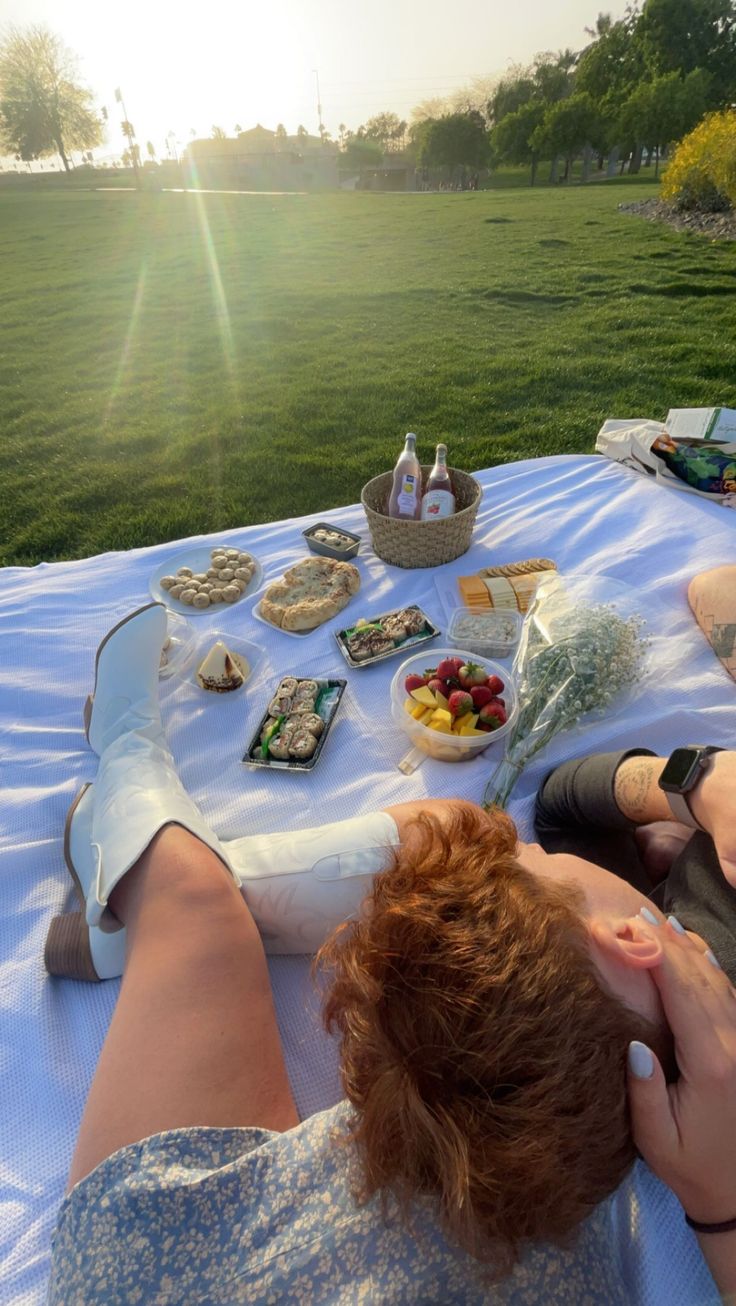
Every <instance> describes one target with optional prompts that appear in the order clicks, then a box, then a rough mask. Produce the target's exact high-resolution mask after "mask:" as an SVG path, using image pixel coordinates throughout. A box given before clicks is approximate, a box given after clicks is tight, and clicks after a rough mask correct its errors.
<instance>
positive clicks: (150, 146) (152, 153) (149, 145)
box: [146, 141, 156, 159]
mask: <svg viewBox="0 0 736 1306" xmlns="http://www.w3.org/2000/svg"><path fill="white" fill-rule="evenodd" d="M146 149H147V151H148V157H149V159H155V158H156V146H155V145H154V143H153V141H146Z"/></svg>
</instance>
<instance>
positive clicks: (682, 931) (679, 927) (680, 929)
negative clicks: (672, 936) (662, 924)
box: [667, 916, 687, 934]
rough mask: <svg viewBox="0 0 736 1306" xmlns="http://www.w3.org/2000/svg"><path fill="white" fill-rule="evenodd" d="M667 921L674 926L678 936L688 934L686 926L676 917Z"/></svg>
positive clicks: (669, 917) (670, 917)
mask: <svg viewBox="0 0 736 1306" xmlns="http://www.w3.org/2000/svg"><path fill="white" fill-rule="evenodd" d="M667 920H668V921H669V923H670V925H671V926H672V928H673V930H674V931H675V933H676V934H687V930H686V929H685V926H684V925H681V924H680V922H679V921H678V919H677V917H676V916H668V917H667Z"/></svg>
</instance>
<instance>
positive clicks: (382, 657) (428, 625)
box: [335, 603, 442, 670]
mask: <svg viewBox="0 0 736 1306" xmlns="http://www.w3.org/2000/svg"><path fill="white" fill-rule="evenodd" d="M402 612H411V613H416V614H417V618H416V619H417V620H418V618H419V617H421V619H422V621H423V622H424V626H423V629H422V630H420V631H419V632H418V633H417V634H416V635H409V636H408V637H407V638H406V639H404V640H402V641H401V642H400V643H398V644H394V647H393V648H388V649H386V650H385V651H384V652H381V653H375V654H373V655H372V656H371V657H367V658H354V657H353V656H352V654H351V652H350V647H349V644H348V640H349V638H350V637H351V636H353V635H356V634H359V633H360V631H361V630H366V631H367V630H378V631H380V630H381V628H382V623H383V622H385V621H388V620H389V618H390V617H398V616H399V615H400V613H402ZM441 634H442V631H441V630H440V629H439V628H438V627H437V626H435V624H434V622H433V621H432V620H431V619H430V618H429V617H428V616H427V614H426V612H423V611H422V609H421V608H420V607H419V606H418V604H416V603H407V604H405V605H404V607H403V608H392V610H391V611H390V612H382V613H381V615H380V616H378V617H371V618H370V619H368V620H365V621H362V622H361V623H360V625H355V626H347V627H346V628H345V629H344V630H338V631H336V633H335V639H336V640H337V647H338V648H339V650H340V652H341V653H342V655H343V657H344V659H345V661H346V662H347V664H348V666H349V667H355V669H356V670H359V669H360V668H361V667H372V666H374V665H375V663H376V662H385V661H386V658H392V657H395V656H396V654H397V653H403V654H406V653H408V652H413V650H414V649H415V648H416V647H417V646H420V647H421V646H422V645H423V644H429V643H430V642H431V641H432V640H433V639H436V638H437V636H438V635H441Z"/></svg>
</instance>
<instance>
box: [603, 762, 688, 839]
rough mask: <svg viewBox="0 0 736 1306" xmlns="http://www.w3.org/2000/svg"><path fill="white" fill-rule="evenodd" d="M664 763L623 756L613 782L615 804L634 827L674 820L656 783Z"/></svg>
mask: <svg viewBox="0 0 736 1306" xmlns="http://www.w3.org/2000/svg"><path fill="white" fill-rule="evenodd" d="M666 761H667V758H666V757H627V758H625V759H624V761H623V762H622V763H621V765H620V766H619V768H618V770H617V771H616V775H615V778H614V782H613V795H614V798H615V799H616V805H617V807H618V809H619V811H620V812H623V814H624V816H627V817H628V818H629V820H630V821H636V823H637V825H651V823H652V821H674V819H675V818H674V816H673V815H672V809H671V808H670V805H669V803H668V802H667V798H666V796H665V794H663V793H662V790H661V789H660V788H659V787H658V784H657V782H658V780H659V777H660V776H661V774H662V772H663V770H664V767H665V763H666Z"/></svg>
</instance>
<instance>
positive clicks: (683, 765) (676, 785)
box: [659, 748, 701, 794]
mask: <svg viewBox="0 0 736 1306" xmlns="http://www.w3.org/2000/svg"><path fill="white" fill-rule="evenodd" d="M700 756H701V754H700V750H699V749H697V748H676V749H675V751H674V753H671V754H670V757H669V760H668V762H667V765H666V766H665V768H664V771H663V772H662V774H661V776H660V778H659V783H660V785H661V787H662V789H669V790H671V791H672V792H673V793H681V794H682V793H687V791H688V789H691V788H692V785H693V781H694V779H695V777H696V776H697V775H698V772H699V771H700Z"/></svg>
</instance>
